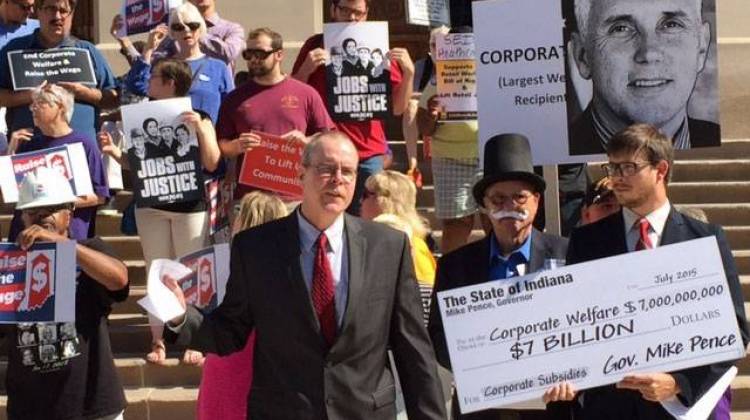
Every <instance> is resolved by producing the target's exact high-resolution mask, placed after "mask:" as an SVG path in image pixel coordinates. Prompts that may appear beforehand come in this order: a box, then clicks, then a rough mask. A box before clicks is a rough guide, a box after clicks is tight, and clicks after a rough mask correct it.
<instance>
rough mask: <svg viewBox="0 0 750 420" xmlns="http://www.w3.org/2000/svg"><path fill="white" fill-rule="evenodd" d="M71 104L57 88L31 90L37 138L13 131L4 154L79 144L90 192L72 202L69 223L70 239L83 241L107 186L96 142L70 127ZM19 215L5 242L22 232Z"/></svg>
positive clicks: (30, 131) (106, 195)
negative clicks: (81, 148)
mask: <svg viewBox="0 0 750 420" xmlns="http://www.w3.org/2000/svg"><path fill="white" fill-rule="evenodd" d="M74 101H75V99H74V97H73V94H72V93H70V92H69V91H67V90H66V89H64V88H62V87H60V86H57V85H44V86H42V87H40V88H38V89H36V90H34V92H33V93H32V103H31V113H32V116H33V118H34V125H35V126H36V127H37V128H38V129H39V131H41V135H39V134H37V135H35V134H34V132H33V128H31V127H29V128H23V129H20V130H16V131H15V132H13V134H11V138H10V144H9V146H8V152H9V154H15V153H26V152H33V151H37V150H43V149H49V148H51V147H58V146H65V145H67V144H73V143H82V145H83V150H84V152H85V154H86V161H87V163H88V168H89V175H90V176H91V185H92V187H93V190H94V193H93V194H88V195H83V196H79V197H78V199H77V200H76V202H75V211H74V212H73V220H71V222H70V238H71V239H75V240H84V239H87V238H90V237H92V236H93V234H94V232H93V229H90V228H91V226H92V224H93V223H94V219H95V217H96V208H97V207H98V206H99V205H100V204H103V203H104V202H105V201H106V200H107V198H109V187H108V186H107V175H106V173H105V172H104V165H103V164H102V158H101V154H100V152H99V147H98V146H97V144H96V141H95V140H94V139H92V138H90V137H89V136H88V135H86V134H84V133H81V132H78V131H75V130H73V129H72V128H71V127H70V120H71V118H72V117H73V107H74ZM20 214H21V213H20V212H18V211H16V212H14V214H13V221H12V222H11V227H10V232H9V233H8V241H11V242H12V241H15V239H16V236H17V235H18V233H19V232H20V231H21V230H22V229H23V223H22V222H21V217H20Z"/></svg>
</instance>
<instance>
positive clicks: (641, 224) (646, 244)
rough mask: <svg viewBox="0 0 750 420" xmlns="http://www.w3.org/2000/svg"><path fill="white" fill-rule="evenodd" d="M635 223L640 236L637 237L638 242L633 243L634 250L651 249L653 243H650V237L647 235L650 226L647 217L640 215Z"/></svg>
mask: <svg viewBox="0 0 750 420" xmlns="http://www.w3.org/2000/svg"><path fill="white" fill-rule="evenodd" d="M636 224H638V230H639V232H640V237H639V238H638V243H636V244H635V250H636V251H642V250H644V249H652V248H653V247H654V245H653V244H652V243H651V238H649V237H648V231H649V229H650V228H651V224H650V223H649V222H648V219H646V218H645V217H641V218H640V219H638V221H637V222H636Z"/></svg>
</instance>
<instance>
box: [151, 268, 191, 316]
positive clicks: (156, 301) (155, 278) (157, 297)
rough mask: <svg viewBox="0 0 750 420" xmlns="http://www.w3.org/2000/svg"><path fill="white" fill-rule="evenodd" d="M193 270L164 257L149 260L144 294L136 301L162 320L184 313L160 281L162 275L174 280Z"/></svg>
mask: <svg viewBox="0 0 750 420" xmlns="http://www.w3.org/2000/svg"><path fill="white" fill-rule="evenodd" d="M192 274H193V272H192V271H191V270H190V269H189V268H187V267H185V266H184V265H182V264H180V263H178V262H176V261H172V260H167V259H164V258H158V259H155V260H153V261H152V262H151V268H149V270H148V280H147V283H146V296H145V297H143V298H141V299H140V300H139V301H138V304H139V305H141V306H142V307H143V309H145V310H146V311H148V313H150V314H151V315H153V316H155V317H156V318H158V319H159V320H161V321H163V322H167V321H169V320H171V319H174V318H175V317H177V316H180V315H182V314H184V313H185V309H184V308H183V307H182V305H180V302H179V301H178V300H177V297H176V296H175V295H174V293H172V291H171V290H169V288H168V287H167V286H165V285H164V283H162V278H163V277H164V276H169V277H171V278H173V279H175V280H179V279H182V278H184V277H187V276H190V275H192Z"/></svg>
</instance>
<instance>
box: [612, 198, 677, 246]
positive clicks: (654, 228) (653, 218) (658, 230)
mask: <svg viewBox="0 0 750 420" xmlns="http://www.w3.org/2000/svg"><path fill="white" fill-rule="evenodd" d="M671 208H672V206H671V204H669V200H667V201H666V202H665V203H664V204H663V205H662V206H661V207H659V208H658V209H656V210H654V211H652V212H651V213H649V214H647V215H646V216H645V217H646V220H648V223H649V225H651V226H650V227H649V229H648V238H649V239H650V240H651V245H653V247H654V248H656V247H657V246H659V245H660V244H661V237H662V234H663V233H664V225H666V224H667V217H669V211H670V210H671ZM622 218H623V220H624V221H625V241H626V242H627V245H628V252H633V251H635V247H636V245H637V244H638V240H639V239H640V238H641V232H640V227H639V225H638V220H640V219H641V216H639V215H637V214H636V213H634V212H633V211H632V210H630V209H629V208H626V207H623V208H622Z"/></svg>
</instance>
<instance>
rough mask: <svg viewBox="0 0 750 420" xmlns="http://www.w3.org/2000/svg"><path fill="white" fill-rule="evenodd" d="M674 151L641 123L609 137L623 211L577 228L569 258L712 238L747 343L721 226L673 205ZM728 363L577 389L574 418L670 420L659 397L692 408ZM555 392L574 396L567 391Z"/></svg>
mask: <svg viewBox="0 0 750 420" xmlns="http://www.w3.org/2000/svg"><path fill="white" fill-rule="evenodd" d="M673 150H674V147H673V145H672V142H671V141H670V139H669V137H667V136H666V135H665V134H663V133H662V132H660V131H659V130H658V129H657V128H655V127H653V126H650V125H646V124H636V125H632V126H630V127H628V128H626V129H624V130H622V131H620V132H618V133H616V134H615V135H614V136H613V137H612V139H610V141H609V142H608V143H607V158H608V162H607V163H606V164H604V165H603V167H604V169H605V171H606V172H607V175H608V176H609V177H610V178H611V179H612V186H613V189H614V193H615V196H616V197H617V201H618V202H619V203H620V204H621V205H622V210H621V211H619V212H617V213H615V214H613V215H611V216H609V217H606V218H604V219H601V220H599V221H598V222H595V223H592V224H588V225H586V226H582V227H579V228H577V229H575V230H574V231H573V234H572V235H571V238H570V246H569V248H568V256H567V262H568V264H575V263H580V262H585V261H590V260H594V259H599V258H605V257H609V256H613V255H618V254H623V253H626V252H637V251H640V250H648V249H651V248H656V247H659V246H662V245H669V244H674V243H677V242H683V241H688V240H691V239H696V238H702V237H707V236H715V237H716V240H717V242H718V246H719V250H720V252H721V259H722V262H723V265H724V272H725V273H726V277H727V286H728V288H729V291H730V293H731V296H732V301H733V303H734V309H735V314H736V318H737V323H738V325H739V328H740V331H741V333H742V340H743V343H744V344H745V345H747V342H748V337H749V336H748V329H747V320H746V317H745V310H744V305H743V298H742V291H741V288H740V282H739V278H738V275H737V267H736V266H735V264H734V259H733V258H732V251H731V249H730V248H729V244H728V243H727V239H726V236H725V235H724V231H723V230H722V229H721V228H720V227H719V226H716V225H711V224H707V223H703V222H700V221H698V220H696V219H693V218H691V217H688V216H686V215H684V214H682V213H680V212H679V211H677V210H675V209H674V208H673V207H672V205H671V203H670V201H669V197H668V196H667V185H668V183H669V177H670V175H671V173H672V162H673V153H674V152H673ZM613 269H615V270H616V267H613ZM602 280H603V281H604V280H606V278H602ZM603 287H604V286H603ZM731 365H732V363H731V362H724V363H716V364H712V365H707V366H699V367H695V368H691V369H684V370H680V371H676V372H653V373H641V374H630V375H626V376H625V377H624V379H622V380H621V381H620V382H618V383H617V384H616V385H610V386H604V387H598V388H593V389H587V390H584V391H582V392H580V393H579V396H578V398H576V400H575V401H574V402H573V403H572V404H573V405H574V408H575V415H576V417H575V418H576V419H583V420H589V419H612V420H618V419H622V420H625V419H628V420H630V419H634V418H637V419H664V420H667V419H671V418H672V416H671V415H670V414H668V413H667V412H666V411H665V410H664V408H663V407H662V406H661V404H659V402H661V401H665V400H669V399H672V398H677V399H678V400H679V401H680V402H681V403H682V404H684V405H685V406H688V407H690V406H692V405H693V404H694V403H695V402H696V401H697V400H698V399H699V398H701V396H702V395H703V394H704V393H705V392H706V391H707V390H708V389H709V388H710V387H711V386H712V385H713V384H714V383H715V382H716V381H717V380H718V379H719V378H720V377H721V376H722V375H723V374H724V372H726V371H727V369H729V367H731ZM552 397H555V398H552V399H572V398H571V397H572V396H571V395H566V396H563V397H560V396H552Z"/></svg>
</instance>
